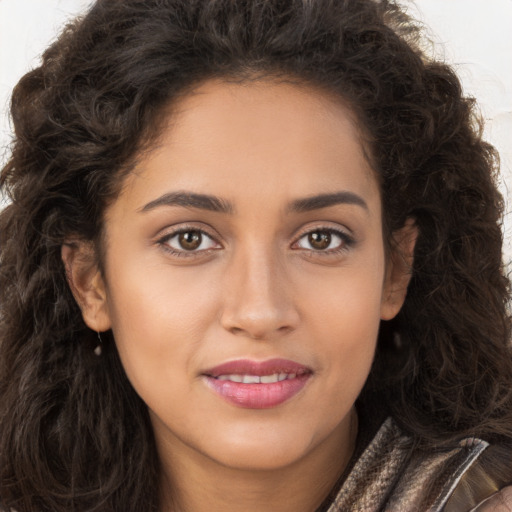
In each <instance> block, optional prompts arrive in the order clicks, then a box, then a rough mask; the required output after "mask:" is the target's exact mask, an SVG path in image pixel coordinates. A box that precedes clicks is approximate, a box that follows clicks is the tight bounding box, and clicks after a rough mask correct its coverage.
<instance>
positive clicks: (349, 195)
mask: <svg viewBox="0 0 512 512" xmlns="http://www.w3.org/2000/svg"><path fill="white" fill-rule="evenodd" d="M337 204H354V205H357V206H361V207H362V208H364V209H365V210H368V205H367V204H366V202H365V200H364V199H363V198H362V197H360V196H358V195H357V194H354V193H353V192H348V191H342V192H335V193H331V194H318V195H315V196H310V197H305V198H301V199H296V200H295V201H292V202H291V204H290V206H289V207H288V211H291V212H295V213H303V212H309V211H312V210H319V209H321V208H328V207H329V206H335V205H337ZM159 206H183V207H185V208H199V209H201V210H208V211H212V212H219V213H233V212H234V208H233V205H232V204H231V203H230V202H229V201H226V200H225V199H222V198H220V197H217V196H212V195H208V194H197V193H195V192H186V191H177V192H168V193H167V194H163V195H162V196H160V197H158V198H157V199H154V200H153V201H150V202H149V203H147V204H146V205H145V206H143V207H142V208H140V209H139V211H140V212H147V211H150V210H154V209H155V208H158V207H159Z"/></svg>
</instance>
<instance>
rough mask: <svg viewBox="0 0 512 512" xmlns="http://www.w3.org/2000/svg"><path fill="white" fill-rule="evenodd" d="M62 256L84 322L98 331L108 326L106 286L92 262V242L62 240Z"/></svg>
mask: <svg viewBox="0 0 512 512" xmlns="http://www.w3.org/2000/svg"><path fill="white" fill-rule="evenodd" d="M61 257H62V261H63V263H64V268H65V270H66V278H67V281H68V284H69V287H70V289H71V292H72V293H73V296H74V297H75V300H76V302H77V304H78V306H79V307H80V310H81V311H82V317H83V319H84V322H85V324H86V325H87V326H88V327H89V328H90V329H92V330H93V331H97V332H103V331H106V330H108V329H110V327H111V325H110V315H109V311H108V303H107V292H106V286H105V282H104V279H103V277H102V275H101V272H100V270H99V268H98V265H97V264H96V262H95V257H94V247H93V245H92V243H90V242H83V241H76V242H75V241H73V242H68V243H64V244H63V245H62V247H61Z"/></svg>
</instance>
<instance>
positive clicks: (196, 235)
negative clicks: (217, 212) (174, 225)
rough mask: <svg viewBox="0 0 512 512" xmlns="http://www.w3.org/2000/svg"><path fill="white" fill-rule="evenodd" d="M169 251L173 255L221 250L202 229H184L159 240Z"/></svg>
mask: <svg viewBox="0 0 512 512" xmlns="http://www.w3.org/2000/svg"><path fill="white" fill-rule="evenodd" d="M159 243H160V244H162V245H163V246H164V247H165V248H166V249H167V250H170V251H171V252H173V253H187V252H188V253H193V252H200V251H208V250H210V249H217V248H219V244H218V243H217V242H216V241H215V240H214V239H213V238H212V237H211V236H209V235H208V234H207V233H205V232H204V231H201V230H200V229H182V230H180V231H175V232H174V233H171V234H169V235H166V236H165V237H164V238H162V239H161V240H159Z"/></svg>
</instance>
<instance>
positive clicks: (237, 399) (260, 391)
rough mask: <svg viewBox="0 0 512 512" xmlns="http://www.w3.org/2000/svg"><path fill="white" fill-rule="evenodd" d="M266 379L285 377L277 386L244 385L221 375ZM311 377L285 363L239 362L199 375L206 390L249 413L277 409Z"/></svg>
mask: <svg viewBox="0 0 512 512" xmlns="http://www.w3.org/2000/svg"><path fill="white" fill-rule="evenodd" d="M233 374H236V375H254V376H260V377H263V376H269V375H274V374H288V375H292V378H286V379H285V380H282V381H279V382H271V383H256V384H246V383H243V382H233V381H231V380H220V379H219V377H220V376H221V375H233ZM312 374H313V372H312V370H311V369H310V368H308V367H307V366H304V365H302V364H299V363H296V362H295V361H290V360H287V359H269V360H267V361H251V360H249V359H238V360H235V361H229V362H227V363H223V364H221V365H218V366H215V367H214V368H211V369H208V370H206V371H204V372H203V373H202V377H203V379H204V381H205V383H206V384H207V386H208V387H209V388H210V389H211V390H213V391H214V392H215V393H216V394H218V395H219V396H220V397H221V398H223V399H224V400H226V401H228V402H230V403H231V404H233V405H236V406H238V407H244V408H248V409H268V408H271V407H276V406H278V405H280V404H282V403H284V402H286V401H288V400H289V399H291V398H292V397H293V396H295V395H296V394H297V393H298V392H299V391H300V390H301V389H302V388H303V387H304V386H305V385H306V383H307V382H308V380H309V378H310V377H311V375H312Z"/></svg>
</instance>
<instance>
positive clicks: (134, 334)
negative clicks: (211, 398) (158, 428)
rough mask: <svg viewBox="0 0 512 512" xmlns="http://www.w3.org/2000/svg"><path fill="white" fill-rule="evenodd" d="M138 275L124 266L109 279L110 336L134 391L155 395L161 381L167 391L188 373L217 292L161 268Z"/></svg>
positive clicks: (212, 314) (198, 280)
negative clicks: (154, 391)
mask: <svg viewBox="0 0 512 512" xmlns="http://www.w3.org/2000/svg"><path fill="white" fill-rule="evenodd" d="M139 268H140V267H139ZM143 269H144V270H143V271H139V272H137V271H133V268H130V266H129V265H128V264H127V263H125V264H121V265H118V266H117V267H116V268H115V270H113V271H112V272H110V275H109V313H110V317H111V324H112V331H113V334H114V338H115V340H116V346H117V349H118V352H119V355H120V357H121V361H122V363H123V366H124V368H125V371H126V373H127V375H128V378H129V379H130V381H131V382H132V385H133V386H134V387H135V389H137V390H138V391H139V390H142V389H144V388H146V389H150V390H151V389H153V390H155V389H159V388H160V387H161V382H162V379H164V381H165V382H168V383H169V384H170V385H171V386H172V383H173V382H174V381H176V380H177V379H178V377H179V376H183V374H184V373H186V372H187V369H188V368H191V367H193V364H191V363H192V362H193V357H194V354H195V353H196V349H197V347H198V345H199V344H200V342H201V339H203V338H204V333H205V331H206V330H207V329H208V328H209V325H210V324H211V322H212V318H215V293H216V291H215V290H214V289H213V288H212V287H211V286H208V285H207V283H208V281H206V282H205V281H204V280H203V279H201V276H198V275H195V276H194V277H193V278H192V276H190V275H189V274H188V273H187V270H189V269H187V270H186V271H185V272H183V269H181V270H182V271H181V272H173V271H172V270H171V268H170V267H167V266H162V265H153V266H149V265H147V266H145V267H143ZM126 276H133V277H132V278H130V279H126Z"/></svg>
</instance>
